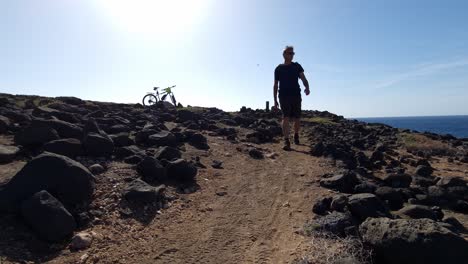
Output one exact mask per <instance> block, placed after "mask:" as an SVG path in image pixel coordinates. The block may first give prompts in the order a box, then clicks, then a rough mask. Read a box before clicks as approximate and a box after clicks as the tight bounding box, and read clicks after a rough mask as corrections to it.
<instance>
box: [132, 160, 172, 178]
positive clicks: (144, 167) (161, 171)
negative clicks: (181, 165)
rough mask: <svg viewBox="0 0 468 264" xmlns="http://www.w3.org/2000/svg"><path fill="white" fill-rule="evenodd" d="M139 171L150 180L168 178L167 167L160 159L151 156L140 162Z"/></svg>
mask: <svg viewBox="0 0 468 264" xmlns="http://www.w3.org/2000/svg"><path fill="white" fill-rule="evenodd" d="M137 171H138V173H139V174H140V175H141V176H142V178H143V179H144V180H145V181H148V182H163V181H164V180H166V170H165V168H164V167H163V165H162V164H161V162H160V161H159V160H157V159H155V158H153V157H150V156H146V157H145V158H144V159H143V160H142V161H141V162H140V163H138V165H137Z"/></svg>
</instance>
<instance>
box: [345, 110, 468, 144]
mask: <svg viewBox="0 0 468 264" xmlns="http://www.w3.org/2000/svg"><path fill="white" fill-rule="evenodd" d="M349 119H355V120H359V121H363V122H367V123H382V124H386V125H389V126H392V127H396V128H405V129H411V130H416V131H419V132H432V133H437V134H450V135H452V136H455V137H457V138H468V115H456V116H407V117H362V118H349Z"/></svg>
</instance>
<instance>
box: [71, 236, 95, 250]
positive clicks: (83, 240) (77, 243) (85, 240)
mask: <svg viewBox="0 0 468 264" xmlns="http://www.w3.org/2000/svg"><path fill="white" fill-rule="evenodd" d="M92 242H93V235H92V234H90V233H87V232H80V233H78V234H76V235H75V236H73V238H72V241H71V243H70V248H71V249H72V250H81V249H85V248H89V247H90V246H91V243H92Z"/></svg>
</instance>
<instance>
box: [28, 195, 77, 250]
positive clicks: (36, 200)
mask: <svg viewBox="0 0 468 264" xmlns="http://www.w3.org/2000/svg"><path fill="white" fill-rule="evenodd" d="M21 214H22V216H23V217H24V220H25V222H26V223H27V224H28V225H29V226H31V228H32V229H33V230H34V231H35V232H36V233H37V234H38V235H39V237H40V238H42V239H44V240H47V241H50V242H58V241H61V240H63V239H64V238H67V237H69V236H71V235H72V234H73V230H75V228H76V223H75V219H74V218H73V216H72V215H71V214H70V212H68V211H67V209H65V207H64V206H63V205H62V203H60V201H58V200H57V199H56V198H55V197H53V196H52V195H51V194H50V193H48V192H47V191H45V190H42V191H39V192H37V193H35V194H33V195H32V196H31V197H30V198H28V199H26V200H25V201H24V202H23V203H22V205H21Z"/></svg>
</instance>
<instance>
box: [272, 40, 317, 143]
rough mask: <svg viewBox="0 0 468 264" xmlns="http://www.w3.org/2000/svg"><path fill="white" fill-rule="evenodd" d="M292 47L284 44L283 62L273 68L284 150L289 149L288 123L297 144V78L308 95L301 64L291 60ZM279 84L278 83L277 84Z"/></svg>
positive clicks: (299, 90) (276, 103)
mask: <svg viewBox="0 0 468 264" xmlns="http://www.w3.org/2000/svg"><path fill="white" fill-rule="evenodd" d="M293 57H294V47H292V46H286V48H285V49H284V50H283V58H284V63H283V64H280V65H278V66H277V67H276V69H275V82H274V85H273V96H274V97H275V108H277V107H278V100H277V97H278V86H279V103H280V106H281V111H282V112H283V135H284V147H283V149H284V150H291V143H290V141H289V123H290V122H292V123H294V144H299V126H300V117H301V103H302V98H301V88H300V87H299V78H300V79H301V80H302V83H303V84H304V86H305V90H304V92H305V94H306V95H309V93H310V90H309V82H308V81H307V79H306V77H305V75H304V69H303V68H302V66H301V65H300V64H299V63H297V62H293V61H292V59H293ZM278 84H279V85H278Z"/></svg>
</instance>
